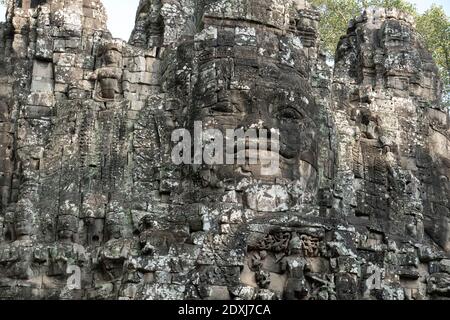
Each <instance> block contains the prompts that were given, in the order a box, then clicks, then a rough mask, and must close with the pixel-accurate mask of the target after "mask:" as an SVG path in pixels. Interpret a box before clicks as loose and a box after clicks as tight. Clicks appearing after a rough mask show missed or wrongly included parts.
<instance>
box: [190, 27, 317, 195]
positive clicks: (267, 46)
mask: <svg viewBox="0 0 450 320" xmlns="http://www.w3.org/2000/svg"><path fill="white" fill-rule="evenodd" d="M239 32H240V33H245V35H239ZM217 33H218V37H219V41H220V38H221V37H223V38H232V37H234V42H233V43H234V47H223V48H221V47H219V48H218V49H216V50H217V51H216V52H218V51H220V52H221V54H218V53H217V54H216V56H215V57H213V58H210V52H209V51H210V50H211V48H209V47H208V42H206V41H205V43H203V42H200V43H197V46H196V47H197V52H196V54H197V56H198V57H199V66H198V69H199V75H198V81H197V83H196V87H195V89H194V90H195V91H196V92H195V95H194V97H195V98H194V100H195V99H197V100H196V101H194V104H195V105H194V108H196V110H195V114H196V117H195V120H196V121H202V122H203V124H204V129H209V128H214V129H220V131H221V132H223V133H225V132H226V129H240V128H243V129H244V130H248V129H251V128H255V129H266V130H271V129H278V130H279V131H280V170H279V172H278V173H276V174H274V175H272V176H264V175H262V174H261V165H260V164H258V165H249V164H248V163H247V164H246V165H237V164H235V165H221V166H220V168H219V169H217V170H216V171H217V172H216V175H217V178H218V180H219V181H236V180H237V181H239V180H242V179H244V178H252V179H256V180H260V181H264V182H266V183H269V184H274V183H275V179H280V178H281V179H284V180H287V181H290V182H295V181H300V182H301V184H302V188H303V189H308V188H311V180H315V178H316V174H317V161H318V159H317V157H318V156H317V154H318V152H317V150H318V145H317V135H318V132H317V127H316V118H317V116H318V109H317V107H316V105H315V100H314V98H313V97H312V95H311V93H312V89H311V87H310V86H309V84H308V80H307V79H306V76H305V72H304V69H303V68H304V65H305V63H307V61H306V58H305V56H304V53H303V51H302V50H301V48H300V46H296V44H295V40H293V39H289V38H287V37H283V36H280V35H276V34H275V33H274V32H273V31H270V30H267V29H265V28H261V29H260V28H249V29H248V30H246V31H242V30H240V29H239V28H236V29H234V28H233V29H232V28H225V29H220V30H218V31H217ZM240 41H246V42H248V43H247V44H248V45H247V46H244V45H238V43H240ZM219 43H220V42H219ZM227 45H229V44H227ZM250 45H251V46H250ZM198 48H203V49H200V50H198ZM241 51H242V52H241ZM223 52H225V53H223ZM224 56H226V58H225V57H224ZM238 56H243V57H245V58H243V59H242V58H234V57H238ZM247 148H248V149H249V148H250V145H248V146H247ZM313 188H314V187H313ZM312 191H313V192H315V191H314V190H312Z"/></svg>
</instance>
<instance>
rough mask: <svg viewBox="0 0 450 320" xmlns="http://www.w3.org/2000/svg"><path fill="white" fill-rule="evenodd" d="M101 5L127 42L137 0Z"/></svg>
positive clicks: (422, 0) (422, 6) (445, 1)
mask: <svg viewBox="0 0 450 320" xmlns="http://www.w3.org/2000/svg"><path fill="white" fill-rule="evenodd" d="M410 2H412V3H414V4H415V5H416V6H417V8H418V9H419V10H420V11H425V10H426V9H427V8H429V7H430V6H431V4H433V3H436V4H440V5H442V6H444V8H445V10H446V12H447V14H448V15H450V1H449V0H410ZM103 4H104V5H105V7H106V10H107V12H108V17H109V19H108V25H109V30H110V31H111V32H112V34H113V36H114V37H116V38H122V39H124V40H128V38H129V36H130V34H131V31H132V30H133V26H134V18H135V14H136V9H137V6H138V4H139V0H126V1H124V0H103ZM4 16H5V8H3V7H1V8H0V21H3V20H4Z"/></svg>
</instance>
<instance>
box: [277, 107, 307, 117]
mask: <svg viewBox="0 0 450 320" xmlns="http://www.w3.org/2000/svg"><path fill="white" fill-rule="evenodd" d="M283 112H292V113H294V114H295V115H297V116H298V118H299V119H303V118H305V115H304V114H303V113H302V112H301V111H300V110H298V109H297V108H295V107H293V106H285V107H282V108H281V109H280V110H279V111H278V114H282V113H283Z"/></svg>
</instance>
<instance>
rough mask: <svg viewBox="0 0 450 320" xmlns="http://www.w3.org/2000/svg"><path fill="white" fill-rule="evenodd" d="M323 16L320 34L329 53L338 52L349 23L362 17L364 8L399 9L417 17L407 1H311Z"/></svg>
mask: <svg viewBox="0 0 450 320" xmlns="http://www.w3.org/2000/svg"><path fill="white" fill-rule="evenodd" d="M310 2H311V4H313V5H314V6H316V7H317V8H318V9H319V11H320V12H321V14H322V20H321V25H320V34H321V38H322V40H323V43H324V46H325V49H326V50H327V51H328V52H329V53H332V54H333V53H334V52H335V51H336V46H337V44H338V42H339V39H340V38H341V36H343V35H344V34H345V33H346V31H347V27H348V23H349V21H350V20H351V19H352V18H354V17H357V16H358V15H360V13H361V11H362V10H363V9H364V8H367V7H370V6H376V7H384V8H397V9H401V10H403V11H405V12H408V13H411V14H413V15H417V11H416V9H415V7H414V6H413V5H412V4H410V3H409V2H407V1H405V0H311V1H310Z"/></svg>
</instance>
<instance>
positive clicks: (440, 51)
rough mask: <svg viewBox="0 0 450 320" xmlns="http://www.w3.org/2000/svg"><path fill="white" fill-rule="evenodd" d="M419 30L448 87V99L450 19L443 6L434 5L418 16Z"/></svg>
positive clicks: (448, 90) (447, 88) (448, 92)
mask: <svg viewBox="0 0 450 320" xmlns="http://www.w3.org/2000/svg"><path fill="white" fill-rule="evenodd" d="M416 21H417V30H418V31H419V33H420V34H421V35H422V36H423V38H424V40H425V44H426V45H427V47H428V49H429V50H430V51H431V52H432V53H433V58H434V60H435V61H436V63H437V65H438V67H439V69H440V71H441V77H442V80H443V82H444V85H445V87H446V93H447V99H449V98H450V97H448V95H449V94H450V19H449V17H448V16H447V15H446V14H445V11H444V9H443V8H442V7H441V6H436V5H433V6H432V7H431V8H430V9H429V10H427V11H426V12H425V13H424V14H423V15H421V16H419V17H417V19H416ZM449 100H450V99H449Z"/></svg>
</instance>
